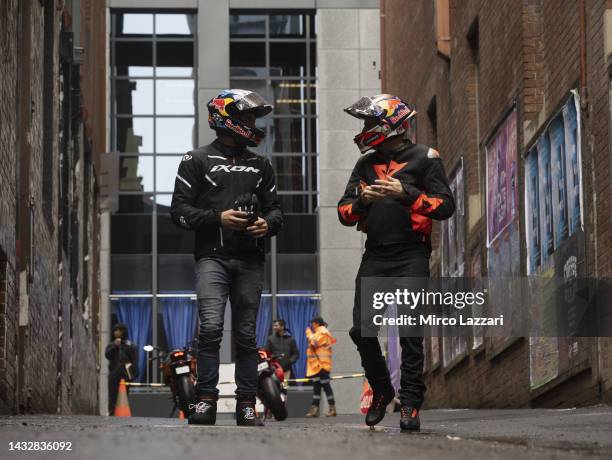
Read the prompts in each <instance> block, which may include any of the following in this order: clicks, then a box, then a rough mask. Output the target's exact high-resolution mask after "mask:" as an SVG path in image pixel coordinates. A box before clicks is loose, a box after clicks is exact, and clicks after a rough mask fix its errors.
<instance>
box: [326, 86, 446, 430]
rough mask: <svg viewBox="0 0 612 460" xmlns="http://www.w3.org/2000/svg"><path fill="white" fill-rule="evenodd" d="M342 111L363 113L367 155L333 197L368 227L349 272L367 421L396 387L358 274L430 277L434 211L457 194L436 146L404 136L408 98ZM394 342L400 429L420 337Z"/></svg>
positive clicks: (411, 397)
mask: <svg viewBox="0 0 612 460" xmlns="http://www.w3.org/2000/svg"><path fill="white" fill-rule="evenodd" d="M345 111H346V112H347V113H349V114H350V115H352V116H355V117H357V118H360V119H363V120H364V129H363V131H362V132H361V133H360V134H358V135H357V136H356V137H355V143H356V144H357V145H358V147H359V149H360V150H361V152H362V153H365V155H363V156H362V157H361V158H360V159H359V161H357V164H356V165H355V168H354V169H353V172H352V174H351V177H350V179H349V181H348V184H347V186H346V190H345V192H344V195H343V196H342V198H341V199H340V201H339V203H338V217H339V219H340V222H341V223H342V224H343V225H347V226H354V225H357V226H358V227H357V228H358V229H359V230H361V231H363V232H365V233H366V234H367V240H366V243H365V253H364V254H363V258H362V261H361V265H360V267H359V272H358V273H357V278H356V280H355V304H354V307H353V327H352V329H351V331H350V336H351V338H352V339H353V341H354V342H355V344H356V345H357V349H358V351H359V353H360V355H361V361H362V366H363V368H364V370H365V374H366V378H367V379H368V382H369V384H370V386H371V387H372V390H373V392H374V395H373V399H372V404H371V406H370V409H369V411H368V414H367V416H366V423H367V424H368V425H370V426H373V425H376V424H377V423H379V422H380V421H381V420H382V418H383V417H384V414H385V408H386V406H387V405H388V404H389V403H390V402H391V401H392V400H393V398H394V396H395V390H394V388H393V386H392V385H391V380H390V376H389V371H388V368H387V364H386V362H385V359H384V357H383V355H382V351H381V348H380V344H379V342H378V338H377V337H364V336H363V334H362V329H361V326H362V324H361V320H362V319H361V278H362V277H421V278H427V277H429V257H430V254H431V241H430V236H431V230H432V219H434V220H444V219H448V218H449V217H450V216H451V215H452V214H453V212H454V210H455V202H454V199H453V196H452V193H451V191H450V188H449V185H448V179H447V177H446V174H445V172H444V167H443V165H442V161H441V159H440V155H439V154H438V152H437V151H436V150H434V149H432V148H430V147H427V146H425V145H420V144H413V143H412V142H411V141H410V140H408V139H407V138H406V136H405V134H406V132H407V131H408V129H409V127H410V123H411V121H412V118H413V117H414V115H415V114H416V111H414V109H412V107H411V106H410V105H409V104H407V103H405V102H404V101H402V100H401V99H400V98H398V97H395V96H391V95H388V94H382V95H378V96H373V97H364V98H361V99H360V100H359V101H357V102H356V103H355V104H353V105H352V106H351V107H349V108H347V109H345ZM366 152H369V153H366ZM400 345H401V347H402V363H401V388H400V391H399V397H400V402H401V405H402V410H401V415H402V417H401V422H400V425H401V428H402V430H404V431H416V430H419V429H420V421H419V416H418V411H419V409H420V407H421V405H422V403H423V396H424V393H425V385H424V383H423V378H422V374H423V339H422V337H402V338H400Z"/></svg>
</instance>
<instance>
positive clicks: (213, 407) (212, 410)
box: [187, 396, 217, 425]
mask: <svg viewBox="0 0 612 460" xmlns="http://www.w3.org/2000/svg"><path fill="white" fill-rule="evenodd" d="M216 421H217V400H216V399H215V398H212V397H211V396H201V397H199V398H198V401H197V402H196V403H194V404H189V418H188V420H187V423H188V424H189V425H214V424H215V422H216Z"/></svg>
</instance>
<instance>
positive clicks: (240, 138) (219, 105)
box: [208, 89, 272, 147]
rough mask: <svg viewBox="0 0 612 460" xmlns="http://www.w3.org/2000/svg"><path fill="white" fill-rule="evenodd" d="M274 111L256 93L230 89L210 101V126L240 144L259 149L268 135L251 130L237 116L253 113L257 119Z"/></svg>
mask: <svg viewBox="0 0 612 460" xmlns="http://www.w3.org/2000/svg"><path fill="white" fill-rule="evenodd" d="M271 111H272V105H270V104H269V103H268V102H266V101H265V100H264V98H262V97H261V96H260V95H259V94H257V93H256V92H254V91H248V90H244V89H228V90H225V91H223V92H222V93H220V94H219V95H218V96H217V97H213V98H212V99H211V100H210V101H208V124H209V125H210V127H211V129H214V130H215V131H216V132H217V133H219V132H222V133H224V134H227V135H229V136H231V137H233V138H234V139H235V140H236V141H237V142H238V143H239V144H242V145H248V146H250V147H257V146H258V145H259V144H260V143H261V141H262V140H263V138H264V137H265V136H266V133H265V132H264V131H263V130H261V129H259V128H251V127H250V126H248V125H247V124H246V123H244V122H243V121H241V120H240V119H239V118H238V117H237V115H238V114H240V113H244V112H251V113H253V114H254V115H255V117H257V118H261V117H265V116H266V115H268V114H269V113H270V112H271Z"/></svg>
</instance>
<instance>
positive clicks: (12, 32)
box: [0, 0, 18, 412]
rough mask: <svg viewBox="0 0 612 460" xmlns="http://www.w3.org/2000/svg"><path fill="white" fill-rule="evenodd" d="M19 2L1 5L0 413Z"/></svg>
mask: <svg viewBox="0 0 612 460" xmlns="http://www.w3.org/2000/svg"><path fill="white" fill-rule="evenodd" d="M17 5H18V1H17V0H7V1H5V2H2V4H1V5H0V23H1V24H2V28H0V37H1V38H0V50H1V59H2V72H1V73H0V100H2V104H0V116H1V117H2V122H1V123H0V216H2V217H1V219H0V252H1V253H2V254H3V257H2V258H3V259H4V261H5V262H3V265H4V268H3V272H4V275H5V281H4V282H3V283H2V285H3V289H4V295H3V298H4V302H0V303H3V304H4V305H3V307H2V312H1V313H0V315H1V318H2V322H3V332H4V333H5V342H4V344H5V345H6V348H5V349H4V350H3V354H5V355H6V357H7V359H6V362H5V366H4V367H3V368H1V369H0V412H7V411H9V410H10V409H11V407H12V404H13V401H14V395H15V393H16V387H15V385H16V381H17V368H16V360H15V358H14V356H13V355H12V354H13V353H14V352H15V350H16V345H17V343H16V338H17V309H16V308H15V302H16V290H17V281H16V273H15V220H16V209H15V203H16V199H17V197H16V193H17V190H16V177H15V173H16V171H15V167H16V161H15V157H16V155H15V145H16V142H17V139H16V132H15V125H16V123H17V113H16V112H15V107H16V106H17V94H16V91H17V86H16V84H15V82H16V81H17V49H16V37H17V36H18V34H17V30H18V14H17V12H18V6H17Z"/></svg>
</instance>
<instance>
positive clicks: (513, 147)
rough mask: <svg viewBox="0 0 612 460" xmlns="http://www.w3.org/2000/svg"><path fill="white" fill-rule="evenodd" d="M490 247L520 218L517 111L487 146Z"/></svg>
mask: <svg viewBox="0 0 612 460" xmlns="http://www.w3.org/2000/svg"><path fill="white" fill-rule="evenodd" d="M486 173H487V180H486V186H487V191H486V194H487V247H488V246H491V244H492V243H493V241H495V239H496V238H498V237H499V236H500V235H501V234H502V232H503V231H504V230H505V229H506V228H507V227H508V226H509V225H510V224H511V223H512V221H513V220H514V219H515V218H516V216H517V209H518V208H517V206H518V187H517V184H518V177H517V138H516V109H514V110H512V112H510V114H509V115H508V117H507V118H506V119H505V120H504V122H503V123H502V124H501V126H500V127H499V129H498V130H497V132H496V133H495V135H494V136H493V138H492V139H491V140H490V141H489V142H488V143H487V145H486Z"/></svg>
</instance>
